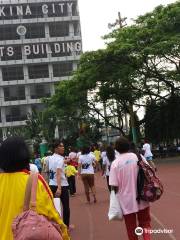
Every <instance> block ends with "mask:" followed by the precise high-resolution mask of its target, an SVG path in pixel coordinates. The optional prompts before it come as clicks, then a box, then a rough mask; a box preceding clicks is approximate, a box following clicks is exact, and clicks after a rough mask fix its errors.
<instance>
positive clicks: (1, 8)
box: [0, 7, 6, 17]
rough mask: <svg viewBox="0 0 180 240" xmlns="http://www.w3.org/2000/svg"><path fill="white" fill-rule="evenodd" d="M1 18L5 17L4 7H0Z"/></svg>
mask: <svg viewBox="0 0 180 240" xmlns="http://www.w3.org/2000/svg"><path fill="white" fill-rule="evenodd" d="M2 16H6V14H5V13H4V7H0V17H2Z"/></svg>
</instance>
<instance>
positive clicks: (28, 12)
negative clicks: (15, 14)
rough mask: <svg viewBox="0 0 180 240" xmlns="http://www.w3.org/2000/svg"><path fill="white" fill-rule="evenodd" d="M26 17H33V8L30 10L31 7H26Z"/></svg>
mask: <svg viewBox="0 0 180 240" xmlns="http://www.w3.org/2000/svg"><path fill="white" fill-rule="evenodd" d="M25 15H26V16H27V15H32V12H31V8H30V6H29V5H27V7H26V13H25Z"/></svg>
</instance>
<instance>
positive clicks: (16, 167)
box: [0, 137, 30, 173]
mask: <svg viewBox="0 0 180 240" xmlns="http://www.w3.org/2000/svg"><path fill="white" fill-rule="evenodd" d="M29 162H30V153H29V149H28V146H27V144H26V143H25V141H24V139H23V138H20V137H10V138H7V139H6V140H5V141H3V142H2V144H1V146H0V169H2V170H3V171H4V172H7V173H12V172H18V171H21V170H23V169H27V170H29Z"/></svg>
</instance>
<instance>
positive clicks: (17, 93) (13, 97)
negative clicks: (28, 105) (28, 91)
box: [4, 85, 26, 101]
mask: <svg viewBox="0 0 180 240" xmlns="http://www.w3.org/2000/svg"><path fill="white" fill-rule="evenodd" d="M25 99H26V97H25V87H24V86H22V85H20V86H11V87H4V100H5V101H17V100H25Z"/></svg>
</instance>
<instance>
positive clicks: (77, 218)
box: [71, 163, 180, 240]
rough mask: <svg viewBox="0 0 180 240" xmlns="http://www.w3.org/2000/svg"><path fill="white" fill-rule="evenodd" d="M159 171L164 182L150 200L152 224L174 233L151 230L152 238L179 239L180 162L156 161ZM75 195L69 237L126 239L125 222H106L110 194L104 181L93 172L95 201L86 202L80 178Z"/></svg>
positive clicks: (154, 227) (85, 239)
mask: <svg viewBox="0 0 180 240" xmlns="http://www.w3.org/2000/svg"><path fill="white" fill-rule="evenodd" d="M158 174H159V176H160V178H161V180H162V182H163V183H164V187H165V192H164V195H163V196H162V198H161V199H160V200H159V201H157V202H156V203H154V204H152V207H151V214H152V228H153V229H164V228H166V229H173V234H153V235H152V239H153V240H179V239H180V227H179V224H180V163H164V164H159V165H158ZM77 188H78V190H77V195H76V197H73V198H71V219H72V220H71V222H72V223H73V224H75V226H76V228H75V229H74V230H73V231H72V233H71V234H72V240H110V239H111V240H121V239H122V240H127V235H126V230H125V226H124V222H109V221H108V219H107V212H108V204H109V194H108V191H107V188H106V182H105V180H104V179H102V177H101V176H100V175H98V174H97V175H96V189H97V199H98V202H97V203H96V204H94V203H92V204H90V205H88V204H86V203H85V196H84V192H83V186H82V183H81V180H80V179H79V180H77Z"/></svg>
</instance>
